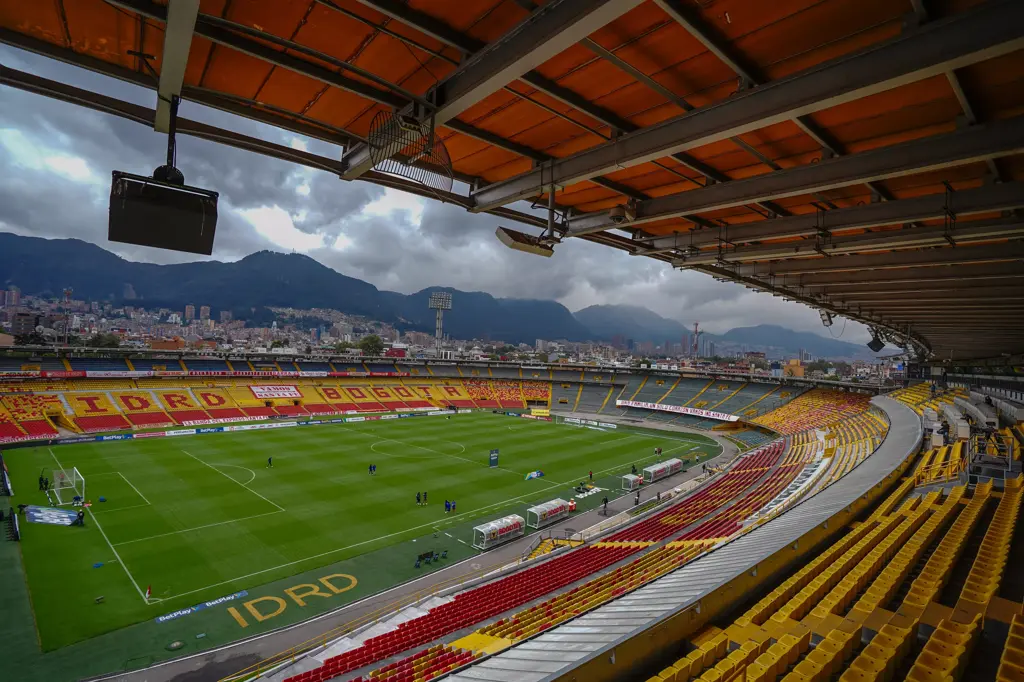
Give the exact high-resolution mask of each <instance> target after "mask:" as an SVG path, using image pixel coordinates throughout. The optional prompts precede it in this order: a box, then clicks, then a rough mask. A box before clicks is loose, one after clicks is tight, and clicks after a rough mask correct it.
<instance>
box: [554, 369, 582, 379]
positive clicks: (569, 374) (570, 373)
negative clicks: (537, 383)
mask: <svg viewBox="0 0 1024 682" xmlns="http://www.w3.org/2000/svg"><path fill="white" fill-rule="evenodd" d="M551 380H552V381H567V382H569V381H571V382H580V381H583V372H582V371H581V370H578V369H577V370H568V369H553V370H551Z"/></svg>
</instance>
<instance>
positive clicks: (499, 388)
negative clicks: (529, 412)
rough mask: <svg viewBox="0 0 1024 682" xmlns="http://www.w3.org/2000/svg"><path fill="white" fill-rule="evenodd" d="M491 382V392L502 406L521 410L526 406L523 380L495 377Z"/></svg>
mask: <svg viewBox="0 0 1024 682" xmlns="http://www.w3.org/2000/svg"><path fill="white" fill-rule="evenodd" d="M490 384H491V393H493V394H494V396H495V397H496V398H497V399H498V405H499V406H500V407H505V408H511V409H519V410H521V409H523V408H524V407H526V403H525V402H524V401H523V391H522V382H520V381H507V380H503V379H495V380H492V381H491V382H490Z"/></svg>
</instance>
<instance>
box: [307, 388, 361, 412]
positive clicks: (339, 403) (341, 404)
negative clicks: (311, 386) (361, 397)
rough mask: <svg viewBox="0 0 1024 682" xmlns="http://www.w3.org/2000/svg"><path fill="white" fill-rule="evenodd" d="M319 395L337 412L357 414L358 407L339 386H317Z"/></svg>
mask: <svg viewBox="0 0 1024 682" xmlns="http://www.w3.org/2000/svg"><path fill="white" fill-rule="evenodd" d="M316 391H317V393H319V394H320V396H321V397H322V398H323V400H324V402H325V403H326V404H327V405H329V406H330V407H331V408H332V409H333V410H334V411H335V412H355V411H356V410H357V409H358V407H357V405H356V404H355V403H354V402H353V401H352V399H351V398H350V397H349V396H348V394H347V393H345V392H344V391H342V390H341V388H340V387H338V386H317V387H316Z"/></svg>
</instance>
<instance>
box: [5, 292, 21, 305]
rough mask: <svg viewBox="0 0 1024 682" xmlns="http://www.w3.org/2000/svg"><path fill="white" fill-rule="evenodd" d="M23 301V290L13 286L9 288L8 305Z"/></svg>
mask: <svg viewBox="0 0 1024 682" xmlns="http://www.w3.org/2000/svg"><path fill="white" fill-rule="evenodd" d="M19 303H21V290H20V289H18V287H11V288H10V289H8V290H7V305H9V306H11V307H13V306H16V305H18V304H19Z"/></svg>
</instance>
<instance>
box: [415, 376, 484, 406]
mask: <svg viewBox="0 0 1024 682" xmlns="http://www.w3.org/2000/svg"><path fill="white" fill-rule="evenodd" d="M420 390H422V391H424V392H426V391H428V390H429V392H430V394H431V396H432V397H433V398H434V399H435V400H437V402H438V403H440V404H441V405H443V406H446V407H476V406H477V404H476V403H475V402H474V401H473V398H472V396H470V394H469V391H467V390H466V387H465V386H463V385H462V382H460V381H454V380H446V381H442V382H441V383H438V384H436V385H423V386H420Z"/></svg>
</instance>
